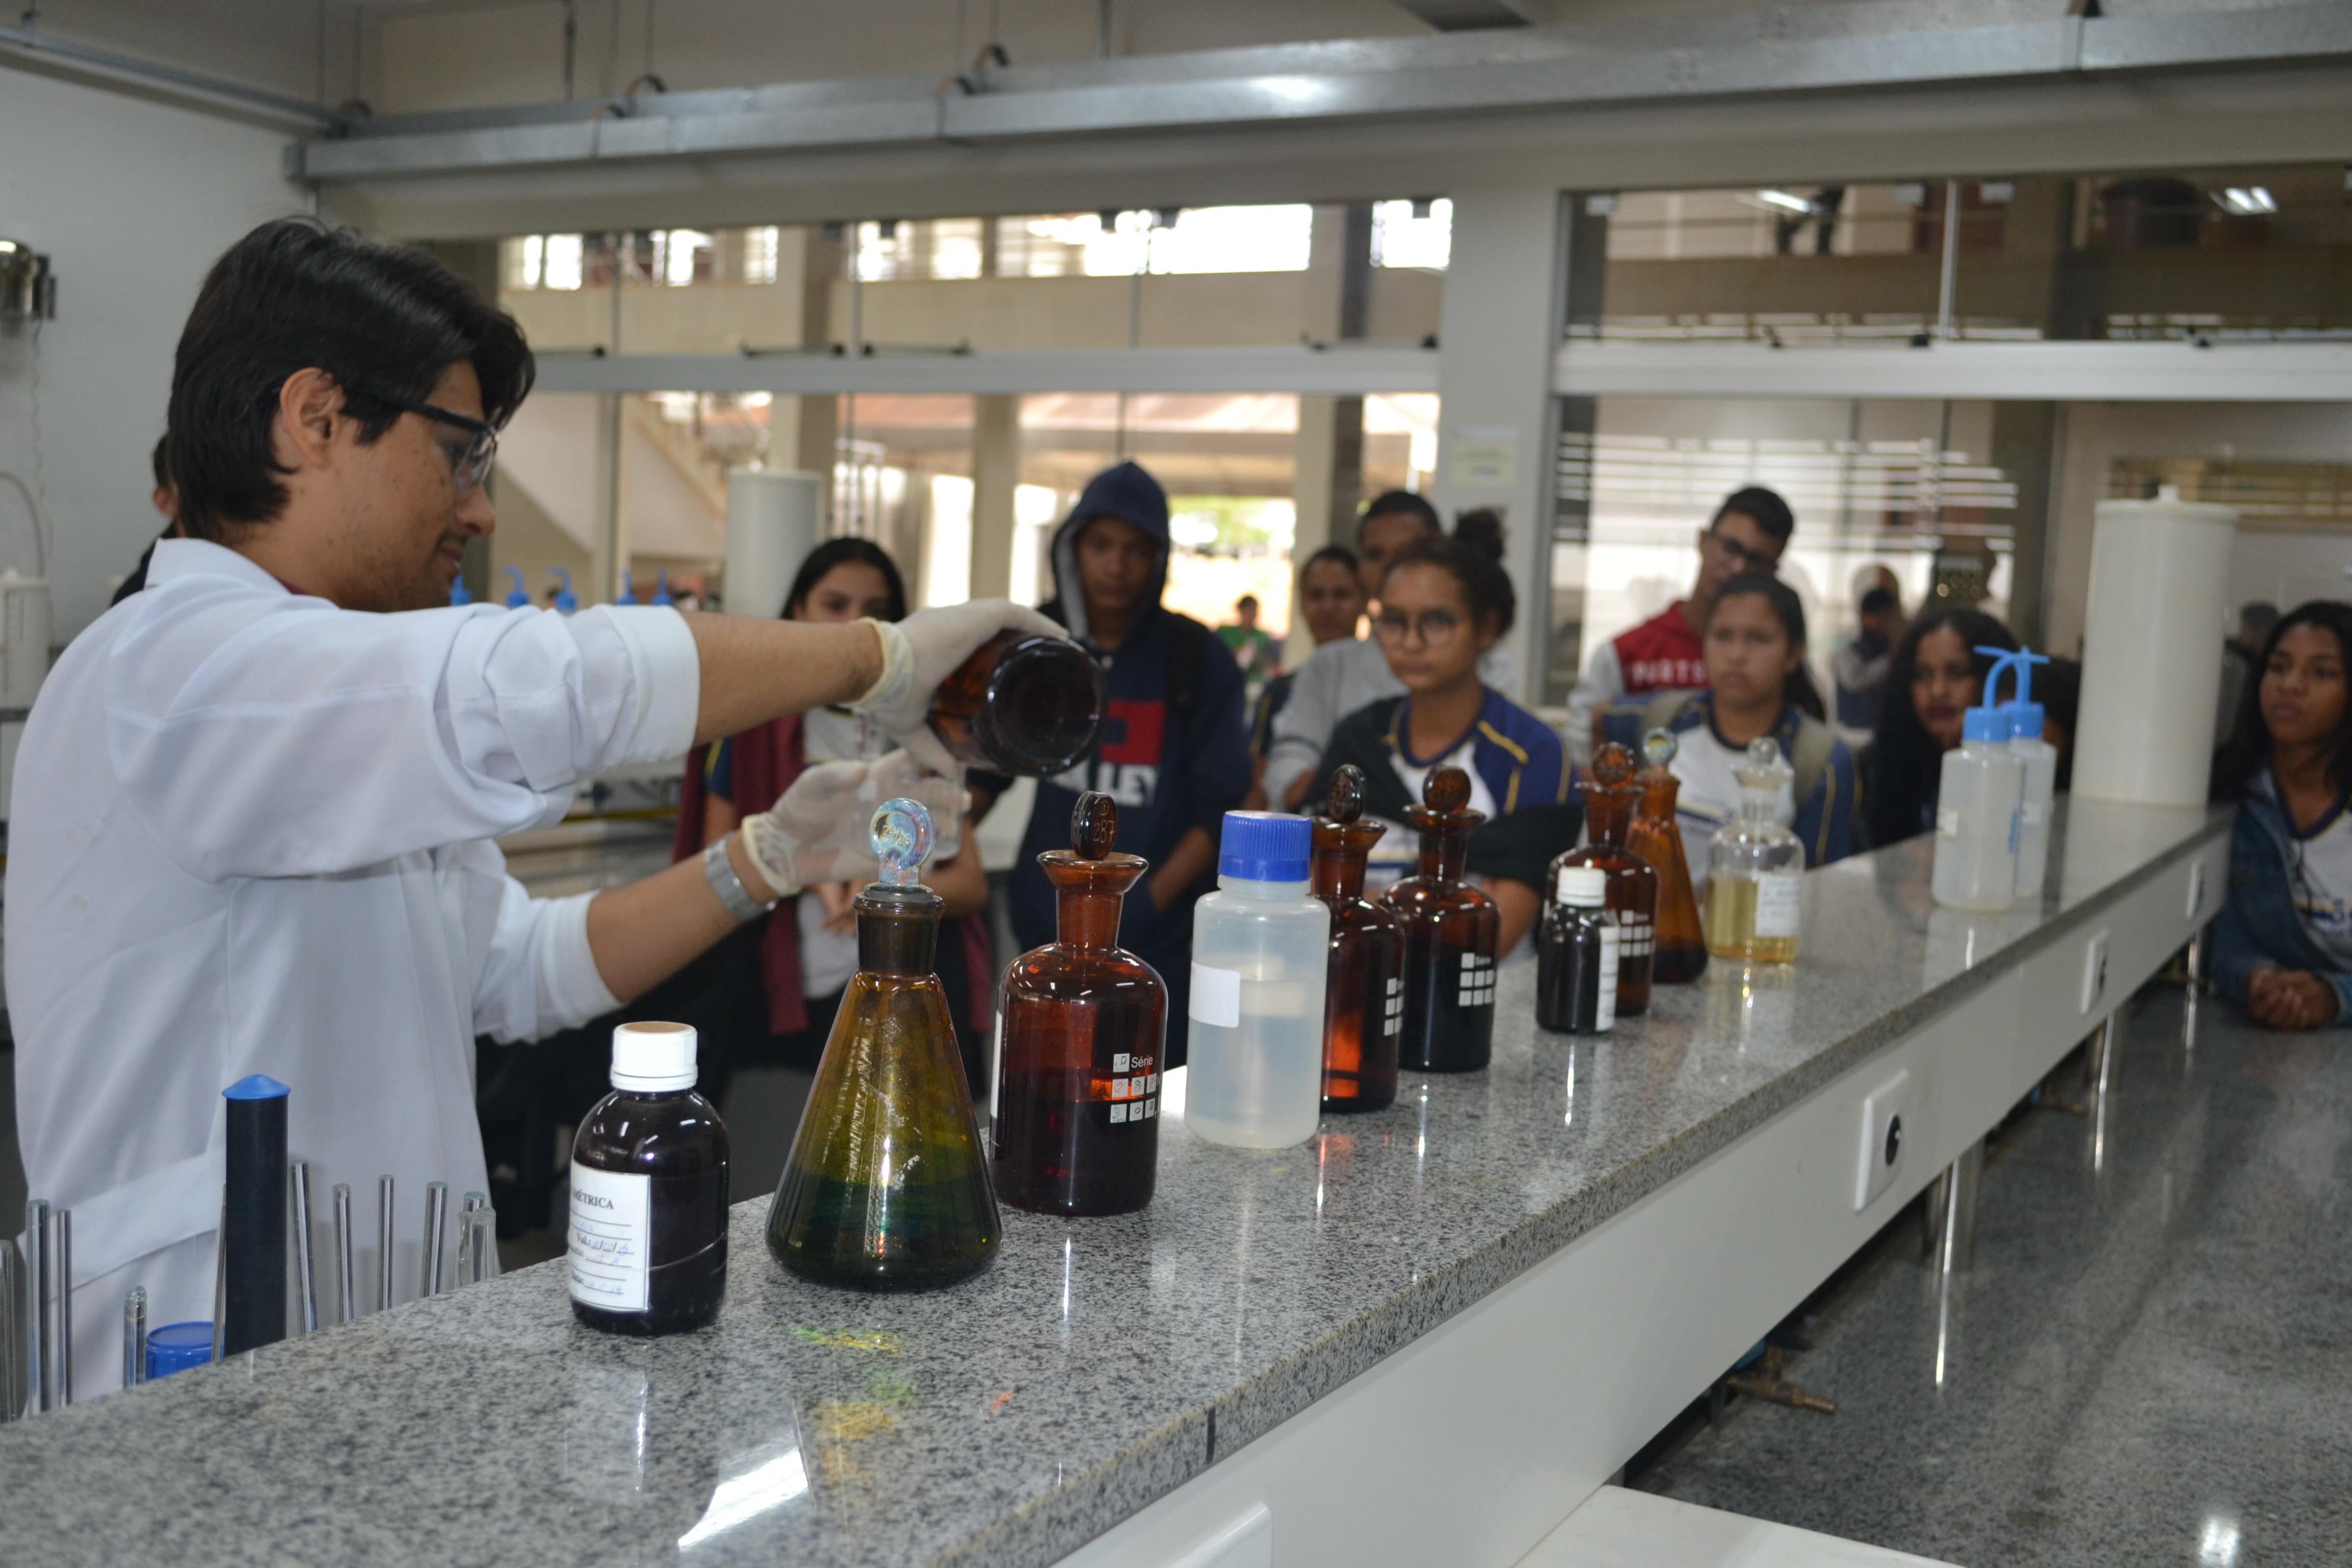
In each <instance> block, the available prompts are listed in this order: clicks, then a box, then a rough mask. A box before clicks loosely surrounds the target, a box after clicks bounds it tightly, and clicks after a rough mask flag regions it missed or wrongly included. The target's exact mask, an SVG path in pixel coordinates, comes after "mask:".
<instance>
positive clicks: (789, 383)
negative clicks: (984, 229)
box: [535, 344, 1437, 397]
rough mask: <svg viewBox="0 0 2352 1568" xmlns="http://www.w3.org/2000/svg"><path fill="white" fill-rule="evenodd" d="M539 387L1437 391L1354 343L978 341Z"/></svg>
mask: <svg viewBox="0 0 2352 1568" xmlns="http://www.w3.org/2000/svg"><path fill="white" fill-rule="evenodd" d="M535 385H536V388H537V390H539V391H541V392H620V393H631V392H733V393H740V392H769V393H777V394H795V395H819V396H832V395H839V394H842V393H859V392H865V393H950V394H1022V393H1050V392H1130V393H1192V392H1205V393H1227V394H1237V393H1252V392H1279V393H1300V394H1305V395H1310V396H1319V397H1353V396H1361V395H1365V394H1368V393H1380V392H1434V391H1436V390H1437V353H1436V351H1435V350H1434V349H1421V348H1399V347H1393V346H1384V345H1371V344H1367V345H1363V346H1360V347H1344V346H1343V347H1333V348H1329V349H1317V348H1310V347H1306V346H1299V347H1295V348H1185V349H1022V350H998V349H982V350H974V351H971V352H969V353H965V352H940V353H921V352H913V353H908V352H901V353H875V354H858V355H845V354H832V353H823V352H816V353H761V354H616V355H612V356H605V355H602V354H590V353H542V354H541V355H540V356H539V379H538V381H537V383H536V384H535Z"/></svg>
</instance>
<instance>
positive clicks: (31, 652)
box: [0, 571, 49, 708]
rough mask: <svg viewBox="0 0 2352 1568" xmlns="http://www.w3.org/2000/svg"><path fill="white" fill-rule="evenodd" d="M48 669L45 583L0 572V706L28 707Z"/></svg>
mask: <svg viewBox="0 0 2352 1568" xmlns="http://www.w3.org/2000/svg"><path fill="white" fill-rule="evenodd" d="M48 673H49V585H48V584H47V582H46V581H45V580H43V579H41V578H39V577H20V576H18V575H17V574H16V573H15V572H14V571H8V572H0V708H29V707H31V706H32V705H33V699H34V698H36V697H37V696H39V695H40V691H41V682H42V681H43V680H45V679H47V677H48Z"/></svg>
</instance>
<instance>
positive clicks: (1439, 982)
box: [1381, 768, 1503, 1072]
mask: <svg viewBox="0 0 2352 1568" xmlns="http://www.w3.org/2000/svg"><path fill="white" fill-rule="evenodd" d="M1404 814H1405V816H1406V817H1407V818H1408V819H1410V820H1411V822H1412V826H1414V827H1415V828H1416V829H1418V830H1419V831H1420V834H1421V870H1420V872H1419V874H1417V875H1415V876H1411V877H1407V878H1405V879H1402V881H1399V882H1397V883H1395V884H1394V885H1392V886H1391V888H1390V889H1389V890H1388V891H1387V892H1385V893H1383V894H1381V904H1382V905H1383V906H1385V907H1386V908H1387V910H1389V912H1390V913H1391V914H1393V915H1394V916H1396V920H1397V924H1398V925H1399V926H1401V927H1402V928H1403V931H1404V1031H1403V1036H1402V1038H1401V1039H1400V1040H1399V1042H1398V1046H1397V1060H1398V1062H1399V1064H1400V1065H1401V1066H1403V1067H1407V1068H1413V1069H1415V1070H1416V1071H1420V1072H1476V1071H1477V1070H1478V1069H1479V1068H1483V1067H1485V1066H1486V1063H1487V1060H1488V1059H1489V1058H1491V1057H1492V1056H1493V1055H1494V1051H1495V964H1496V957H1497V954H1496V947H1497V945H1498V944H1499V943H1500V942H1501V940H1502V934H1503V915H1502V911H1501V910H1498V909H1496V907H1495V900H1492V899H1490V898H1488V897H1487V896H1486V892H1485V891H1484V890H1483V889H1478V888H1474V887H1472V886H1471V885H1470V884H1469V883H1467V882H1465V881H1464V880H1463V879H1462V868H1463V864H1464V862H1465V860H1466V859H1467V858H1469V854H1470V835H1471V833H1472V832H1473V831H1474V830H1475V828H1476V827H1477V826H1478V825H1479V824H1480V823H1482V822H1484V821H1486V815H1485V814H1484V813H1483V812H1476V811H1472V810H1471V809H1470V775H1469V774H1468V773H1464V772H1463V771H1462V770H1461V769H1460V768H1432V769H1430V770H1429V776H1428V778H1427V779H1426V780H1425V781H1423V784H1422V804H1421V805H1408V806H1406V807H1405V808H1404Z"/></svg>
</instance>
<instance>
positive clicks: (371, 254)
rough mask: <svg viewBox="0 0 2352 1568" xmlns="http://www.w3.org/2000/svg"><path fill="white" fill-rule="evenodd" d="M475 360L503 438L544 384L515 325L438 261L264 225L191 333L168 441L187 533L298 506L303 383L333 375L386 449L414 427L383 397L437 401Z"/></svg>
mask: <svg viewBox="0 0 2352 1568" xmlns="http://www.w3.org/2000/svg"><path fill="white" fill-rule="evenodd" d="M460 361H467V362H470V363H472V364H473V367H474V372H475V374H477V375H478V376H479V377H480V378H481V383H482V411H483V413H484V414H485V415H486V416H488V419H489V422H490V423H491V424H492V425H493V426H501V425H504V424H505V423H506V422H507V421H508V420H509V418H511V417H513V415H514V411H515V409H516V408H517V406H519V405H520V404H521V402H522V400H523V398H524V396H525V395H528V394H529V393H530V385H531V381H532V379H533V377H534V375H535V374H537V370H536V366H535V364H534V363H533V361H532V359H531V353H530V345H529V344H527V343H525V342H523V336H522V329H521V328H520V327H518V326H517V325H515V321H514V318H513V317H511V316H509V315H508V314H507V313H506V312H505V311H503V310H499V308H498V307H497V306H496V305H493V304H491V303H490V302H489V301H488V300H484V299H483V298H482V297H481V295H480V294H478V292H476V291H475V289H473V287H472V286H471V285H470V284H468V283H467V282H466V280H465V279H461V278H459V277H458V276H457V274H456V273H454V272H452V271H450V270H449V269H448V268H446V267H444V266H443V265H442V264H441V263H440V262H438V261H436V260H435V259H434V258H432V257H430V256H427V255H426V254H425V252H423V251H421V250H414V249H410V248H408V247H404V246H396V245H384V244H382V243H380V242H378V241H375V240H372V239H367V238H364V237H362V236H361V235H360V234H358V233H357V232H356V231H354V230H352V229H348V228H334V227H331V226H328V225H326V224H324V223H321V222H320V221H319V220H318V219H316V218H299V217H298V218H280V219H278V220H276V221H273V222H270V223H266V224H263V225H262V226H260V227H259V228H257V229H255V230H254V231H253V232H252V233H250V234H248V235H247V236H246V237H244V238H243V239H240V240H238V241H237V242H236V244H235V245H233V246H231V247H229V248H228V250H227V251H226V253H225V254H224V255H223V256H222V257H221V258H220V259H219V260H218V261H216V262H215V263H214V264H213V269H212V271H211V272H210V273H209V274H207V275H206V277H205V283H204V288H203V289H201V290H200V291H199V292H198V293H197V295H196V305H195V309H194V310H191V311H190V312H189V313H188V324H187V326H186V328H185V329H184V331H182V332H181V333H180V347H179V353H178V354H177V356H176V358H175V359H174V362H173V369H172V404H171V416H170V421H169V427H168V428H169V433H168V434H167V435H166V436H165V437H164V438H163V439H164V447H165V452H164V469H165V471H166V472H167V473H168V474H169V475H170V476H171V480H172V482H173V483H174V484H176V485H177V486H178V487H179V502H180V525H181V527H182V528H183V529H184V530H185V531H187V532H188V533H189V534H191V535H193V536H194V537H195V538H198V539H219V538H221V537H222V536H223V535H224V534H226V533H230V532H233V531H236V530H237V529H239V528H241V527H245V526H249V525H251V524H254V523H259V522H267V521H269V520H270V519H272V518H274V517H276V516H277V515H278V512H279V510H282V509H283V508H284V507H285V505H286V486H285V484H284V483H283V482H282V480H281V479H280V478H279V476H280V475H281V474H284V473H285V472H287V471H288V470H286V469H285V468H281V467H280V466H279V465H278V460H277V457H276V454H275V453H274V451H273V450H272V448H271V444H270V437H271V431H272V429H273V427H274V426H275V423H276V421H277V417H278V389H279V388H281V387H283V386H284V385H285V384H286V381H287V378H288V377H289V376H292V375H294V374H297V373H298V372H300V371H304V370H310V369H317V370H321V371H324V372H326V373H327V374H329V375H331V376H332V377H333V378H334V380H335V382H336V384H338V385H339V386H341V388H342V389H343V397H344V404H345V406H346V407H347V408H348V409H349V410H350V411H351V413H352V415H353V416H354V417H356V418H357V419H358V420H359V422H360V437H361V439H362V441H365V442H374V441H377V440H380V439H382V438H383V433H384V432H385V431H386V430H388V429H390V428H391V427H392V426H393V423H394V421H395V420H397V419H398V418H399V417H400V415H401V410H399V409H397V408H395V407H394V406H392V405H390V404H388V403H385V402H383V398H384V397H387V396H389V397H397V398H405V399H407V400H409V401H411V402H417V403H422V402H425V401H427V400H429V399H430V398H431V397H432V395H433V388H434V386H435V384H436V383H438V382H439V381H440V379H441V376H442V374H443V373H444V372H446V371H447V370H448V368H449V367H450V366H451V365H453V364H456V363H459V362H460Z"/></svg>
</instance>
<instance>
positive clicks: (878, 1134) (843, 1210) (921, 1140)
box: [768, 800, 1003, 1290]
mask: <svg viewBox="0 0 2352 1568" xmlns="http://www.w3.org/2000/svg"><path fill="white" fill-rule="evenodd" d="M873 840H874V853H875V858H877V859H878V860H879V861H880V862H881V863H882V879H881V880H880V881H878V882H872V883H868V884H867V885H866V890H865V891H864V892H861V893H859V894H858V895H857V897H856V900H853V901H852V904H851V908H853V909H854V910H856V914H857V973H856V976H854V977H853V978H852V979H851V980H850V982H849V988H848V990H847V991H846V992H845V993H844V994H843V995H842V998H841V1012H840V1014H839V1016H836V1017H835V1019H834V1023H833V1033H832V1035H831V1036H830V1037H827V1038H826V1040H825V1043H824V1059H823V1060H822V1061H821V1062H819V1063H818V1065H817V1069H816V1083H815V1085H814V1088H812V1089H810V1091H809V1100H808V1109H807V1110H805V1111H803V1113H802V1115H801V1126H800V1132H799V1134H798V1135H797V1136H796V1137H794V1138H793V1152H792V1155H791V1158H790V1159H788V1160H787V1161H786V1162H785V1164H784V1175H783V1180H782V1181H781V1182H780V1183H778V1184H777V1186H776V1201H775V1203H774V1205H772V1207H771V1208H770V1209H769V1210H768V1250H769V1251H771V1252H772V1253H774V1254H775V1255H776V1257H777V1258H778V1259H779V1260H780V1261H781V1262H782V1264H783V1266H784V1267H785V1268H789V1269H791V1270H792V1271H793V1273H795V1274H798V1275H802V1276H803V1277H804V1278H807V1279H815V1280H820V1281H822V1282H823V1283H824V1284H827V1285H842V1286H847V1287H849V1288H851V1289H859V1290H926V1289H932V1288H934V1287H937V1286H940V1285H952V1284H954V1283H955V1282H956V1281H957V1280H959V1279H964V1278H966V1277H967V1276H970V1275H972V1274H977V1273H978V1272H980V1270H982V1269H983V1268H987V1267H988V1265H989V1262H990V1260H991V1259H992V1258H994V1257H995V1256H996V1247H997V1243H998V1242H999V1240H1000V1239H1002V1237H1003V1223H1002V1221H1001V1220H1000V1218H999V1216H998V1215H997V1212H996V1194H995V1192H994V1191H993V1190H992V1188H991V1187H990V1185H989V1180H988V1164H987V1160H986V1157H985V1155H984V1154H983V1152H982V1149H981V1144H980V1129H979V1127H978V1126H977V1125H976V1124H975V1123H974V1121H973V1119H972V1113H971V1086H970V1085H969V1084H967V1083H966V1082H965V1081H964V1076H963V1058H962V1057H961V1054H959V1053H958V1051H957V1049H956V1037H955V1026H954V1024H953V1023H951V1022H950V1020H949V1017H948V1001H947V995H946V994H945V993H944V992H942V991H941V990H940V981H939V976H938V975H936V974H934V973H932V958H933V955H934V954H935V953H936V952H937V951H938V947H939V934H940V906H941V902H942V900H940V896H939V895H938V894H937V893H934V892H933V891H931V890H930V889H929V888H926V887H924V886H923V885H922V883H921V882H919V881H918V880H917V878H918V877H919V875H920V873H921V870H922V864H923V859H924V858H925V857H926V856H928V855H929V853H930V850H931V842H932V837H931V818H930V814H929V812H928V811H926V810H925V809H924V808H923V807H922V806H921V805H919V804H918V803H916V802H914V801H911V800H889V801H885V802H883V803H882V805H881V807H880V809H878V810H877V811H876V812H875V814H874V827H873Z"/></svg>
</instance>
